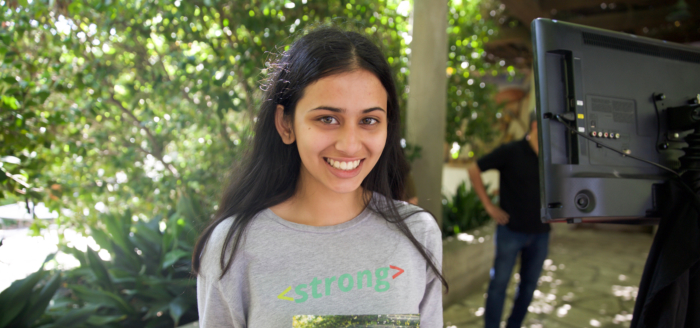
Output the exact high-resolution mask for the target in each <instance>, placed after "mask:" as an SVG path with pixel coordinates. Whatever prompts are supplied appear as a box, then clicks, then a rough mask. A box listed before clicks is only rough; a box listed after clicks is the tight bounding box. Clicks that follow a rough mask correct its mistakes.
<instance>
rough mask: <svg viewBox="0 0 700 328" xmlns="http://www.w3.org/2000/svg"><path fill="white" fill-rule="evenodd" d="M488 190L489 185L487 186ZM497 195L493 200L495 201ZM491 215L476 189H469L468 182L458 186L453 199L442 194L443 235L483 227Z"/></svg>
mask: <svg viewBox="0 0 700 328" xmlns="http://www.w3.org/2000/svg"><path fill="white" fill-rule="evenodd" d="M486 189H487V190H488V186H486ZM495 198H496V197H492V198H491V200H492V201H495ZM490 220H491V217H490V216H489V215H488V213H486V210H485V209H484V204H483V203H482V202H481V200H480V199H479V196H478V195H477V194H476V192H475V191H474V189H470V190H469V191H467V187H466V183H465V182H462V183H460V184H459V186H458V187H457V192H455V194H454V196H452V199H448V197H447V196H445V195H443V196H442V227H443V228H442V236H443V238H444V237H447V236H452V235H456V234H458V233H460V232H465V231H468V230H471V229H475V228H478V227H481V226H483V225H485V224H486V223H488V222H489V221H490Z"/></svg>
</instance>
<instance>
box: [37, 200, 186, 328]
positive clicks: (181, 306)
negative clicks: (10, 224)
mask: <svg viewBox="0 0 700 328" xmlns="http://www.w3.org/2000/svg"><path fill="white" fill-rule="evenodd" d="M100 219H101V221H102V222H103V223H104V225H105V229H104V230H101V229H98V228H96V227H91V232H92V236H93V238H94V239H95V241H96V242H97V244H98V245H99V246H100V247H101V251H100V253H103V251H102V250H104V251H106V252H108V254H110V257H111V258H110V260H108V261H105V260H102V258H101V257H100V256H99V255H98V253H96V252H95V251H93V250H92V249H90V248H88V249H87V251H86V252H81V251H79V250H77V249H75V248H71V247H64V249H63V251H64V252H66V253H69V254H72V255H73V256H75V258H76V259H78V261H80V266H79V267H77V268H75V269H72V270H70V271H68V272H65V278H64V279H65V283H66V284H65V286H66V287H65V288H62V289H61V290H59V292H58V294H57V296H56V297H55V298H54V303H53V305H52V306H50V307H49V310H48V311H47V312H46V316H47V317H49V318H52V322H51V323H50V325H49V326H47V327H99V326H105V325H107V326H111V327H149V328H150V327H173V326H178V325H179V324H181V323H187V322H192V321H195V320H197V305H196V300H197V297H196V294H195V284H196V281H195V280H194V279H192V277H191V275H190V267H191V259H190V257H191V254H192V249H193V244H194V238H195V237H196V234H195V233H194V229H193V227H192V226H191V225H190V224H188V223H187V222H186V221H185V220H183V219H182V218H181V217H179V216H178V215H177V214H175V215H173V216H172V217H171V218H169V219H167V220H163V219H162V218H161V217H155V218H153V219H152V220H150V221H148V222H144V221H141V220H137V221H136V222H134V221H133V220H132V215H131V213H129V212H128V211H127V212H126V213H124V214H123V215H113V214H104V215H101V216H100Z"/></svg>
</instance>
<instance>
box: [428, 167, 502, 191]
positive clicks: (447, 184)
mask: <svg viewBox="0 0 700 328" xmlns="http://www.w3.org/2000/svg"><path fill="white" fill-rule="evenodd" d="M499 177H500V174H499V173H498V171H496V170H489V171H486V172H483V173H482V174H481V179H482V180H484V184H485V185H489V188H488V191H489V192H493V191H494V190H496V189H498V181H499ZM462 181H466V183H467V190H469V189H471V183H470V182H469V175H468V174H467V168H466V166H454V165H445V166H444V167H443V168H442V193H443V194H445V195H448V196H452V195H454V193H455V191H456V190H457V186H459V184H460V183H462Z"/></svg>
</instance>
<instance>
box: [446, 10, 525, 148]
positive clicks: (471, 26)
mask: <svg viewBox="0 0 700 328" xmlns="http://www.w3.org/2000/svg"><path fill="white" fill-rule="evenodd" d="M449 6H450V8H449V14H448V15H449V18H448V19H449V20H448V28H447V36H448V44H449V49H448V57H449V58H448V62H447V79H448V84H447V110H446V113H447V115H446V116H447V124H446V130H447V131H446V133H445V141H446V142H447V143H448V144H450V145H452V144H453V143H457V144H458V145H459V146H464V145H466V144H470V145H471V146H472V148H471V149H472V151H473V152H474V153H473V154H470V155H471V156H477V157H478V156H480V155H482V151H483V150H482V149H480V148H478V146H477V145H476V144H475V143H474V141H476V140H481V141H484V142H489V141H491V140H492V139H493V138H494V137H495V136H496V134H497V133H498V131H497V130H496V129H494V125H495V124H496V123H497V122H498V120H499V118H500V111H501V110H502V107H503V106H502V105H499V104H497V103H496V102H495V101H494V99H493V96H494V94H495V93H496V92H497V90H496V86H494V85H492V84H489V83H488V79H489V78H492V77H495V76H498V75H507V76H510V77H512V76H514V75H515V70H514V68H513V67H512V66H508V67H505V61H499V60H498V58H495V57H493V55H489V54H487V53H486V51H485V49H484V47H485V44H486V43H487V42H489V40H493V39H494V38H496V37H497V35H498V25H497V23H496V22H497V20H498V17H499V16H500V15H501V13H502V12H503V9H504V8H505V7H504V6H502V5H500V3H499V2H498V1H493V0H482V1H470V0H450V1H449ZM455 155H456V154H455Z"/></svg>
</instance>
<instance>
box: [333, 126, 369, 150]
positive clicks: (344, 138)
mask: <svg viewBox="0 0 700 328" xmlns="http://www.w3.org/2000/svg"><path fill="white" fill-rule="evenodd" d="M357 129H358V127H354V126H345V127H343V130H342V132H341V133H340V134H339V135H338V140H337V142H336V144H335V148H336V149H338V150H339V151H341V152H343V153H345V154H347V155H354V154H356V153H357V152H359V151H360V149H361V148H362V143H361V142H360V136H359V133H358V132H359V131H357Z"/></svg>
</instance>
